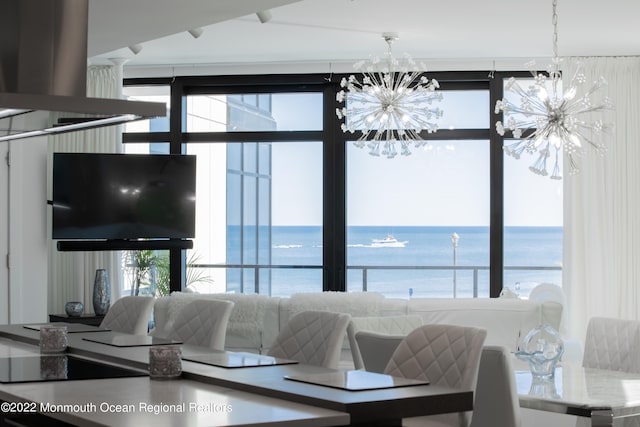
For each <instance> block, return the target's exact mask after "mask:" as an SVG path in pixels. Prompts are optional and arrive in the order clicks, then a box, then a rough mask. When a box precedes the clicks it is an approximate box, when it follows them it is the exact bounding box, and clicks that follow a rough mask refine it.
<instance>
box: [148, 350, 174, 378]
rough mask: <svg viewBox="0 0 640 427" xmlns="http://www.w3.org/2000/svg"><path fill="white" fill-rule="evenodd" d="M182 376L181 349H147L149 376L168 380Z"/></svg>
mask: <svg viewBox="0 0 640 427" xmlns="http://www.w3.org/2000/svg"><path fill="white" fill-rule="evenodd" d="M180 375H182V348H181V347H180V346H175V345H159V346H152V347H149V376H150V377H151V378H153V379H169V378H175V377H179V376H180Z"/></svg>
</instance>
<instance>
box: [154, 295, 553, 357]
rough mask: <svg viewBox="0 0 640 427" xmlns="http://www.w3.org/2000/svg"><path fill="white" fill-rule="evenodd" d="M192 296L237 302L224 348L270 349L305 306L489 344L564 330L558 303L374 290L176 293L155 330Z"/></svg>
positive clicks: (159, 306) (158, 311)
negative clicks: (414, 321) (473, 333)
mask: <svg viewBox="0 0 640 427" xmlns="http://www.w3.org/2000/svg"><path fill="white" fill-rule="evenodd" d="M194 298H215V299H223V300H230V301H233V302H234V303H235V306H234V309H233V311H232V313H231V317H230V318H229V324H228V327H227V336H226V343H225V348H226V349H228V350H233V351H250V352H255V353H266V352H267V351H268V349H269V347H270V346H271V343H272V342H273V341H274V339H275V337H276V336H277V335H278V332H279V331H280V328H281V327H282V326H283V325H284V324H286V322H287V321H288V320H289V318H290V317H291V316H292V315H293V314H295V313H297V312H300V311H304V310H327V311H336V312H343V313H349V314H350V315H351V316H352V317H371V316H400V315H419V316H420V317H422V319H423V323H425V324H427V323H448V324H455V325H463V326H476V327H481V328H485V329H486V330H487V339H486V341H485V343H486V345H503V346H506V347H508V348H510V349H512V350H515V347H516V344H517V341H518V338H519V337H520V336H524V335H525V334H526V333H527V332H528V331H529V330H530V329H532V328H534V327H536V326H538V325H540V324H541V323H547V324H549V325H551V326H552V327H554V328H556V329H557V330H560V326H561V325H560V322H561V318H562V305H561V304H559V303H556V302H551V301H545V302H539V301H530V300H521V299H511V298H494V299H453V298H442V299H440V298H437V299H436V298H434V299H431V298H413V299H409V300H407V299H400V298H385V297H384V296H383V295H381V294H377V293H373V292H358V293H355V292H354V293H343V292H319V293H304V294H293V295H292V296H291V297H289V298H281V297H268V296H264V295H255V294H198V293H183V292H174V293H173V294H171V296H165V297H161V298H159V299H158V300H157V301H156V303H155V308H154V321H155V327H154V329H153V330H152V332H151V333H152V334H153V335H158V336H166V335H167V331H168V330H169V329H170V328H171V325H172V323H173V322H174V321H175V318H176V314H177V313H178V311H179V310H180V309H181V308H182V307H183V306H184V305H185V304H186V303H188V302H190V301H192V300H193V299H194ZM341 366H342V367H353V360H352V358H351V351H350V348H349V340H347V339H345V340H344V344H343V352H342V363H341Z"/></svg>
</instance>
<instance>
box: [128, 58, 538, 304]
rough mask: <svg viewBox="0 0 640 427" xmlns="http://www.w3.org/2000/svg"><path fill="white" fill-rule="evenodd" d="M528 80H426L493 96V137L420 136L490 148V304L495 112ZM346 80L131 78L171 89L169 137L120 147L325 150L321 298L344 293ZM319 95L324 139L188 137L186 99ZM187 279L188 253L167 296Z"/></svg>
mask: <svg viewBox="0 0 640 427" xmlns="http://www.w3.org/2000/svg"><path fill="white" fill-rule="evenodd" d="M530 76H531V74H530V73H529V72H523V71H520V72H495V71H453V72H433V73H428V77H429V78H433V79H436V80H438V82H439V83H440V90H443V91H446V90H474V89H475V90H478V89H482V90H488V91H489V104H490V105H489V109H488V110H489V115H490V117H489V128H488V129H453V130H450V129H441V130H438V131H437V132H435V133H431V134H428V133H427V132H426V131H425V132H423V134H422V135H421V136H422V137H423V138H424V139H425V140H474V139H475V140H479V139H482V140H488V141H489V144H490V159H489V163H490V165H489V167H490V177H489V180H490V211H491V212H490V241H489V251H490V253H489V277H490V278H489V280H490V294H489V295H490V297H498V296H499V295H500V292H501V291H502V288H503V271H504V247H503V239H504V189H503V182H504V171H503V165H504V160H503V156H504V153H503V149H502V146H503V137H502V136H500V135H499V134H498V133H497V131H496V129H495V125H494V124H495V122H496V121H497V120H501V118H502V114H501V113H500V114H496V113H495V112H494V108H493V106H494V105H495V104H496V101H497V100H499V99H502V98H503V90H504V89H503V87H504V85H503V80H504V79H507V78H509V77H516V78H517V77H523V78H526V77H530ZM343 77H348V74H331V75H327V74H281V75H226V76H176V77H171V78H129V79H124V81H123V84H124V85H125V86H129V85H132V86H145V85H146V86H153V85H166V86H169V87H170V112H171V113H170V114H171V115H170V118H169V131H168V132H148V133H144V132H136V133H126V132H125V133H123V136H122V142H123V143H126V144H132V143H143V142H144V143H148V142H152V141H153V142H167V143H169V147H170V148H169V151H170V153H171V154H183V153H184V152H185V151H186V150H185V148H186V146H185V144H189V143H215V142H225V143H233V142H245V141H246V142H253V141H261V142H287V141H295V142H304V141H322V142H323V284H322V290H323V291H345V289H346V265H347V263H346V143H345V142H346V141H347V140H349V135H348V134H344V133H343V132H342V130H341V128H340V121H339V120H338V118H337V116H336V114H335V110H336V108H337V107H338V103H337V101H336V93H337V92H339V91H340V90H341V87H340V81H341V79H342V78H343ZM286 92H287V93H291V92H321V93H322V94H323V129H322V130H320V131H257V132H197V133H196V132H194V133H189V132H185V131H184V129H185V120H184V118H185V112H184V99H185V97H186V96H187V95H198V94H202V95H204V94H207V95H216V94H246V93H251V94H261V93H286ZM185 278H186V251H185V250H182V249H171V250H170V291H171V292H173V291H181V290H182V289H183V287H184V283H185Z"/></svg>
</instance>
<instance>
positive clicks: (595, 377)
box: [515, 363, 640, 427]
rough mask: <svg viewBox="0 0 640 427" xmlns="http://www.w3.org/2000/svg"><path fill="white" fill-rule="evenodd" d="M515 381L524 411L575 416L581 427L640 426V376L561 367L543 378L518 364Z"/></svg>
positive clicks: (570, 365)
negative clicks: (526, 409) (551, 374)
mask: <svg viewBox="0 0 640 427" xmlns="http://www.w3.org/2000/svg"><path fill="white" fill-rule="evenodd" d="M515 378H516V386H517V389H518V398H519V401H520V407H521V408H529V409H534V410H539V411H546V412H553V413H558V414H567V415H575V416H577V417H579V418H578V422H579V425H581V426H588V425H591V426H593V427H609V426H627V425H635V426H637V425H640V374H635V373H628V372H620V371H612V370H606V369H594V368H585V367H583V366H580V365H577V364H571V363H562V364H559V365H558V366H556V367H555V369H554V373H553V376H552V377H550V378H540V377H534V376H533V375H532V374H531V371H530V370H529V369H527V368H526V367H525V366H524V365H521V366H517V364H516V367H515Z"/></svg>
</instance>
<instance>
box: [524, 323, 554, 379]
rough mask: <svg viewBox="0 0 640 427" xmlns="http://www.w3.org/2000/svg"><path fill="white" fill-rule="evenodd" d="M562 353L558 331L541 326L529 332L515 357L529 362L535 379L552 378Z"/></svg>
mask: <svg viewBox="0 0 640 427" xmlns="http://www.w3.org/2000/svg"><path fill="white" fill-rule="evenodd" d="M562 353H564V342H563V341H562V338H561V337H560V334H559V333H558V331H556V330H555V329H554V328H553V327H551V326H549V325H547V324H542V325H540V326H538V327H536V328H533V329H532V330H530V331H529V332H528V333H527V335H526V336H525V337H524V339H523V340H522V342H520V343H519V345H518V351H516V357H517V358H519V359H521V360H526V361H527V362H529V368H530V369H531V374H532V375H533V376H534V377H536V378H553V376H554V373H555V369H556V365H557V364H558V361H560V358H561V357H562Z"/></svg>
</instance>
